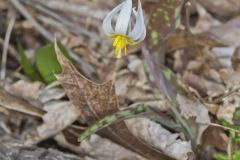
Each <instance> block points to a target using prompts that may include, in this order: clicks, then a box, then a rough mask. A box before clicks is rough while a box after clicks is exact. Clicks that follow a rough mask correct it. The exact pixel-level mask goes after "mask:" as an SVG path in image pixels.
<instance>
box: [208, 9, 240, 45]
mask: <svg viewBox="0 0 240 160" xmlns="http://www.w3.org/2000/svg"><path fill="white" fill-rule="evenodd" d="M218 10H219V9H218ZM220 11H221V10H220ZM239 27H240V16H238V17H236V18H233V19H232V20H230V21H228V22H227V23H225V24H223V25H221V26H218V27H214V28H212V29H210V30H209V31H208V32H207V33H208V34H209V35H212V36H213V37H215V38H216V39H218V40H219V41H220V42H222V43H224V44H227V45H229V46H239V45H240V41H239V40H238V39H239V37H240V30H239Z"/></svg>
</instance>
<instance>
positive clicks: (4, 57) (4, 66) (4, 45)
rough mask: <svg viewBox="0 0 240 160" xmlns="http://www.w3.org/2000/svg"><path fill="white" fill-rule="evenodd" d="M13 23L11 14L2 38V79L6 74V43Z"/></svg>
mask: <svg viewBox="0 0 240 160" xmlns="http://www.w3.org/2000/svg"><path fill="white" fill-rule="evenodd" d="M14 23H15V16H13V17H12V18H11V19H10V22H9V25H8V28H7V32H6V35H5V39H4V44H3V53H2V65H1V73H0V79H1V80H2V81H3V80H4V79H5V76H6V64H7V53H8V45H9V40H10V37H11V33H12V29H13V26H14Z"/></svg>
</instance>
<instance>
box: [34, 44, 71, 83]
mask: <svg viewBox="0 0 240 160" xmlns="http://www.w3.org/2000/svg"><path fill="white" fill-rule="evenodd" d="M58 46H59V48H60V50H61V51H62V53H63V54H64V56H65V57H66V58H68V59H70V57H69V54H68V52H67V50H66V48H65V47H64V46H63V45H62V44H61V43H58ZM36 65H37V69H38V71H39V72H40V74H41V76H42V78H43V79H44V81H45V82H46V83H51V82H53V81H55V80H56V77H55V74H60V73H61V72H62V68H61V66H60V64H59V63H58V60H57V57H56V54H55V50H54V44H53V43H50V44H48V45H46V46H44V47H42V48H39V49H38V50H37V51H36Z"/></svg>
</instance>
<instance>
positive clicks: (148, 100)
mask: <svg viewBox="0 0 240 160" xmlns="http://www.w3.org/2000/svg"><path fill="white" fill-rule="evenodd" d="M11 1H16V0H11ZM17 1H18V2H20V4H21V5H22V6H23V7H26V10H27V11H28V10H29V11H30V10H31V12H29V14H33V15H34V17H33V18H34V19H36V20H37V21H38V22H40V23H39V24H40V25H42V26H43V28H45V29H47V30H48V31H49V33H51V34H52V35H53V33H57V34H56V36H57V37H58V38H57V39H58V40H61V43H62V44H63V46H65V47H66V48H67V49H68V51H70V52H69V55H70V56H71V59H72V60H73V61H71V62H69V61H67V60H66V59H65V58H64V56H62V54H60V53H58V52H57V57H58V61H59V63H60V65H61V68H62V69H63V72H62V74H60V75H57V74H59V73H60V72H59V66H58V72H57V74H56V72H53V71H52V70H51V69H49V70H48V67H49V65H47V63H46V65H45V63H44V60H43V61H42V62H40V63H41V64H43V65H42V66H44V67H41V65H38V66H36V57H33V58H32V59H31V64H30V63H29V62H27V66H28V67H29V66H30V65H32V66H33V69H36V68H34V67H39V66H40V73H37V75H41V76H44V74H43V72H42V71H43V70H44V72H45V71H46V73H47V74H48V75H51V77H50V80H49V79H47V80H46V77H45V78H44V77H41V78H43V79H45V80H46V81H47V82H52V80H53V79H55V78H54V77H53V75H54V74H55V76H56V77H57V79H58V80H57V81H55V82H56V84H50V85H47V84H44V83H45V82H39V81H34V82H33V81H30V80H28V78H29V79H31V76H29V75H28V74H26V73H24V72H22V71H21V72H19V69H17V68H14V67H12V64H17V66H20V65H19V64H18V63H17V62H18V59H19V57H17V58H12V57H11V58H10V60H9V63H10V65H9V66H10V67H8V69H9V70H7V73H8V77H7V80H6V83H5V86H4V91H3V92H1V94H0V97H1V106H3V107H2V108H1V109H0V115H1V116H0V117H1V125H0V128H1V129H3V131H4V133H5V135H6V134H7V136H4V138H3V139H4V141H5V142H6V141H9V139H11V140H10V143H12V139H14V138H12V135H19V134H21V136H19V137H21V141H23V142H27V143H25V144H28V145H29V144H35V145H37V146H39V145H42V144H46V145H49V141H50V140H51V139H54V140H55V141H56V142H57V144H53V143H52V142H50V143H51V147H54V148H58V149H60V150H61V148H59V147H64V148H67V149H68V150H70V151H72V152H73V153H75V154H79V155H80V156H81V157H84V159H104V160H105V159H106V160H107V159H119V160H120V159H144V157H145V158H146V159H159V157H162V159H180V160H184V159H194V158H193V157H195V159H200V160H201V159H212V157H213V156H214V154H215V153H217V152H219V151H220V152H225V153H227V148H229V146H230V144H231V140H232V139H231V137H230V136H229V132H230V130H231V127H232V128H235V127H236V124H239V119H237V118H236V115H237V111H238V110H239V106H240V105H239V104H240V99H239V87H240V86H239V85H240V84H239V81H240V80H239V77H240V76H239V56H238V55H239V54H238V53H239V51H238V50H239V40H238V39H239V36H238V33H239V23H238V22H239V12H238V11H239V3H238V1H237V0H231V1H226V0H221V1H216V2H215V1H205V0H197V1H196V3H195V2H194V3H192V6H191V7H190V10H188V6H187V7H186V6H185V5H184V3H183V1H180V0H176V1H162V0H157V1H147V0H146V1H144V0H143V1H142V3H143V7H144V10H145V18H147V19H149V23H148V22H147V23H146V24H147V25H148V35H147V39H146V41H145V42H144V43H143V44H140V45H138V46H136V47H129V48H128V50H129V56H128V57H126V58H125V59H124V60H123V61H117V62H116V61H115V60H114V58H113V56H112V53H113V48H111V46H110V45H109V44H110V43H109V42H108V41H107V39H106V38H105V37H104V36H103V34H102V32H101V28H100V24H101V20H102V19H103V18H104V16H105V15H106V13H107V11H108V10H109V9H110V8H113V7H114V6H115V5H116V4H117V2H115V1H113V0H110V1H109V3H108V4H106V3H105V2H104V1H102V0H101V1H95V0H94V1H91V2H90V1H89V2H88V1H81V2H80V1H79V2H76V1H75V0H71V1H69V2H68V3H66V1H65V0H61V1H59V2H56V1H55V0H49V1H44V2H42V1H41V2H40V1H39V0H35V1H22V0H17ZM10 3H11V2H6V1H3V2H0V8H3V10H1V11H0V24H2V19H1V18H2V17H3V18H4V20H7V19H8V18H7V16H5V13H8V12H10V11H14V12H16V10H15V9H14V8H13V7H12V8H11V9H9V10H6V8H9V4H10ZM14 4H16V3H14ZM35 4H36V5H35ZM36 6H37V7H36ZM46 6H47V7H46ZM172 6H174V7H172ZM15 7H16V8H18V6H15ZM78 7H79V8H81V9H78V10H76V8H78ZM158 7H159V8H160V9H159V8H158ZM185 7H186V8H185ZM33 8H34V9H33ZM219 8H220V9H219ZM82 9H83V10H82ZM86 9H88V10H89V15H88V14H86V12H82V11H84V10H86ZM180 10H181V12H180ZM19 11H20V13H22V12H21V10H19ZM94 11H96V12H97V13H99V14H95V13H96V12H94ZM150 11H151V12H150ZM69 12H71V13H72V14H71V16H70V15H69ZM173 12H174V13H175V14H177V13H181V14H182V16H176V15H175V14H173ZM8 14H9V13H8ZM150 14H152V15H150ZM188 14H190V15H188ZM59 16H60V19H59ZM188 16H190V18H189V19H187V18H186V17H188ZM180 17H181V19H182V24H180V23H179V22H180V21H179V18H180ZM59 20H60V21H59ZM171 20H172V21H171ZM188 20H190V22H188ZM3 22H4V23H5V21H3ZM31 23H32V20H31V19H28V20H22V19H17V22H16V24H17V25H16V27H15V28H14V30H13V31H14V32H15V33H17V35H21V37H20V41H21V43H22V44H23V48H24V49H25V48H26V49H25V50H26V51H28V50H31V52H32V53H33V54H34V56H35V54H36V52H35V51H36V50H37V48H36V47H39V46H40V45H41V46H46V43H45V42H46V41H43V40H42V39H41V40H40V39H39V37H41V35H39V33H41V31H40V32H38V31H39V30H38V28H35V27H36V26H35V25H30V24H31ZM188 23H190V24H188ZM79 26H81V27H79ZM184 28H185V29H184ZM29 30H30V31H31V34H29V33H30V32H29ZM3 31H4V28H0V40H1V38H2V35H3V34H1V33H2V32H3ZM43 37H44V35H43ZM52 37H53V36H52ZM0 42H1V41H0ZM51 45H52V47H53V43H52V44H51ZM0 46H1V43H0ZM13 46H14V47H16V43H15V42H14V41H10V47H12V48H13ZM55 49H56V50H57V51H59V50H58V48H55ZM0 50H1V48H0ZM52 50H54V49H53V48H52ZM11 52H12V51H11ZM147 52H149V55H151V56H152V57H151V56H149V55H148V56H146V53H147ZM141 53H143V55H144V56H141ZM11 55H14V54H11ZM51 55H55V54H54V51H53V52H52V51H51ZM41 56H43V58H44V57H45V56H44V55H42V54H41ZM22 57H23V55H22ZM151 58H152V59H153V60H154V65H155V66H154V67H155V68H154V69H153V68H151V61H152V59H151ZM54 61H55V60H54ZM25 62H26V60H25ZM32 62H33V63H32ZM147 64H150V65H147ZM21 65H23V66H22V67H23V71H24V67H25V68H26V65H24V63H22V64H21ZM13 66H14V65H13ZM53 67H54V66H53ZM13 68H14V70H13ZM15 69H16V70H15ZM25 70H26V69H25ZM50 70H51V71H50ZM12 71H13V72H12ZM35 71H36V72H39V70H38V69H37V70H35ZM153 71H155V72H153ZM31 72H32V70H31ZM34 75H36V74H34ZM48 75H47V76H48ZM89 79H91V80H93V81H94V82H93V81H90V80H89ZM39 80H40V79H39ZM55 82H53V83H55ZM100 82H104V83H100ZM99 83H100V84H99ZM59 84H61V85H62V86H63V88H64V90H63V89H62V88H61V86H60V85H59ZM159 90H160V92H159ZM5 91H7V92H5ZM136 103H137V104H144V105H146V106H148V107H147V108H146V109H147V110H146V112H144V113H143V114H142V113H140V114H138V115H135V114H136V113H138V112H133V113H131V115H130V117H131V119H126V118H128V117H127V115H122V116H123V117H124V116H126V117H125V118H123V119H124V120H123V119H117V118H116V117H114V115H116V114H117V113H121V112H122V111H129V110H130V109H131V107H129V106H131V105H132V104H136ZM120 106H121V107H120ZM149 109H150V110H151V111H153V112H154V113H152V112H150V113H149V112H148V111H149ZM152 109H153V110H152ZM16 111H17V113H16ZM18 112H20V113H23V114H18ZM2 115H3V116H2ZM6 115H8V116H6ZM112 115H113V119H108V118H111V116H112ZM9 116H11V117H14V116H16V117H18V119H17V120H15V121H14V120H13V119H12V118H11V117H9ZM26 119H28V120H26ZM29 119H31V120H30V121H31V122H32V123H29ZM104 119H105V120H107V122H108V124H109V126H107V127H106V128H104V129H98V128H95V130H97V131H98V132H96V133H95V130H92V131H93V132H91V133H94V134H93V135H92V136H90V137H89V138H88V139H86V140H84V141H83V142H81V143H80V144H79V143H78V142H77V139H78V138H79V136H80V135H81V134H82V133H84V131H88V129H91V127H94V125H95V124H98V123H100V122H101V120H104ZM25 121H26V123H25ZM225 121H226V122H227V123H229V124H231V126H230V130H229V128H228V129H226V128H227V127H229V126H225V124H226V123H225ZM14 124H15V125H14ZM104 124H105V123H104ZM209 125H210V126H209ZM14 126H15V128H16V129H14ZM88 127H89V128H88ZM98 127H99V126H98ZM26 128H27V129H26ZM29 130H30V131H31V132H30V133H29ZM21 132H22V133H21ZM1 135H2V132H1ZM26 135H27V136H26ZM1 143H2V142H1ZM19 143H20V142H19ZM23 144H24V143H23ZM21 145H22V144H21ZM47 147H49V146H47ZM235 147H236V148H239V145H237V146H235ZM199 148H200V149H199ZM64 151H65V150H64ZM66 152H68V151H66ZM170 157H171V158H170Z"/></svg>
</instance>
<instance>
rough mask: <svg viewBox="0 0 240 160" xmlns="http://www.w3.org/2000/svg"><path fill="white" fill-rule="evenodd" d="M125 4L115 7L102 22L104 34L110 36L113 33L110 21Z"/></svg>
mask: <svg viewBox="0 0 240 160" xmlns="http://www.w3.org/2000/svg"><path fill="white" fill-rule="evenodd" d="M124 4H125V2H123V3H121V4H119V5H118V6H117V7H115V8H114V9H113V10H112V11H111V12H110V13H109V14H108V15H107V16H106V17H105V18H104V20H103V24H102V27H103V30H104V32H105V33H106V34H107V35H108V36H110V35H111V34H113V33H114V30H113V27H112V19H113V17H114V16H115V15H116V14H117V13H118V12H119V11H120V10H121V8H122V7H123V5H124Z"/></svg>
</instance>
